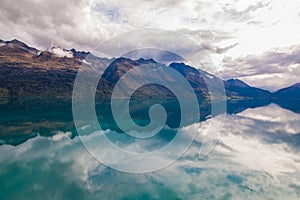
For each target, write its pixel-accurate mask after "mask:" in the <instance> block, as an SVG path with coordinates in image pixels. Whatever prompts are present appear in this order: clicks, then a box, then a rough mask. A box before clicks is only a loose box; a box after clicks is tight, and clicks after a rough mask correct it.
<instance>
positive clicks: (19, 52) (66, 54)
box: [0, 40, 300, 100]
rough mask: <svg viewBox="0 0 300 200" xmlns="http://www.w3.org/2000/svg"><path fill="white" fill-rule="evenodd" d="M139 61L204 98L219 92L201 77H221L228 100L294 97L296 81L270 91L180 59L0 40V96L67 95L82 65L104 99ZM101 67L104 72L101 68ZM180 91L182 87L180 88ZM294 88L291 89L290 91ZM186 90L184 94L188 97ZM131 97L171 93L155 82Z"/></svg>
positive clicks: (160, 76) (212, 79)
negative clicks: (110, 55) (97, 74)
mask: <svg viewBox="0 0 300 200" xmlns="http://www.w3.org/2000/svg"><path fill="white" fill-rule="evenodd" d="M145 65H148V66H149V65H150V66H153V69H154V68H160V67H161V68H166V67H170V68H173V69H175V70H176V71H177V72H179V73H180V74H182V75H183V76H184V77H185V78H186V80H187V81H188V82H189V83H190V85H191V86H192V88H193V90H194V92H195V93H196V95H197V97H198V99H200V100H205V99H208V98H210V96H213V98H219V96H218V95H219V94H217V93H214V92H211V91H209V90H208V88H207V84H206V83H207V82H210V84H214V83H217V82H219V83H220V82H223V84H224V86H225V90H226V95H227V98H228V99H239V100H240V99H247V100H251V99H271V98H279V97H280V98H281V97H283V96H284V97H286V98H298V96H297V95H298V94H299V93H300V92H299V90H300V87H299V85H300V84H296V85H294V86H291V87H290V88H285V89H282V90H279V91H277V92H276V93H274V94H273V95H272V94H271V93H270V92H269V91H266V90H262V89H259V88H255V87H251V86H249V85H247V84H246V83H244V82H242V81H241V80H237V79H230V80H227V81H223V80H221V79H219V78H217V77H216V76H214V75H212V74H209V73H207V72H205V71H203V70H199V69H195V68H193V67H191V66H188V65H186V64H184V63H171V64H170V65H169V66H166V65H164V64H161V63H157V62H156V61H154V60H152V59H149V60H145V59H142V58H141V59H138V60H131V59H129V58H116V59H112V60H109V59H107V58H99V57H96V56H94V55H92V54H90V53H88V52H79V51H76V50H75V49H71V50H66V49H63V48H60V47H54V48H51V49H49V50H48V51H40V50H38V49H35V48H33V47H29V46H28V45H26V44H24V43H22V42H20V41H18V40H11V41H2V40H0V96H2V97H3V96H30V97H43V96H51V97H57V96H65V97H71V95H72V90H73V83H74V80H75V78H76V74H77V72H78V69H79V68H80V67H81V66H85V68H84V69H85V70H90V71H91V73H93V70H100V71H103V76H102V77H101V79H100V81H99V85H98V90H97V96H98V97H103V98H109V97H110V95H111V93H112V91H113V88H114V86H115V84H116V83H117V82H118V80H119V79H120V77H122V75H124V74H125V73H126V72H128V71H129V70H131V69H133V68H135V67H143V66H145ZM104 70H105V71H104ZM147 76H148V77H151V78H152V79H153V80H155V79H157V80H159V79H168V80H170V81H173V82H174V84H175V85H176V84H177V85H176V86H177V87H178V88H179V89H180V87H182V86H181V85H180V84H179V83H177V82H176V80H173V79H174V78H173V77H172V76H170V75H169V74H167V73H161V74H158V73H154V72H153V74H152V73H148V74H147ZM141 78H143V76H141V75H140V74H136V75H135V76H134V81H138V80H139V79H141ZM182 92H185V91H184V89H182ZM295 93H296V94H297V95H296V96H295ZM189 95H191V94H186V96H189ZM134 96H136V97H145V96H146V97H147V96H148V97H149V98H158V97H159V98H171V97H174V94H173V93H172V92H171V91H170V90H169V89H167V88H166V87H163V86H161V85H155V84H152V85H145V86H143V87H141V88H139V89H138V90H137V91H136V92H135V93H134Z"/></svg>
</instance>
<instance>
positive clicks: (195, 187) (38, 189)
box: [0, 98, 300, 200]
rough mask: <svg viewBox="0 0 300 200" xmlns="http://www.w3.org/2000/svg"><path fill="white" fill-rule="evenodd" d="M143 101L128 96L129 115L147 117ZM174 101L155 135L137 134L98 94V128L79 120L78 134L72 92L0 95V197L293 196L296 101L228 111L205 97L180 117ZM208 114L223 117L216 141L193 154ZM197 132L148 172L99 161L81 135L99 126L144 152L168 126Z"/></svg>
mask: <svg viewBox="0 0 300 200" xmlns="http://www.w3.org/2000/svg"><path fill="white" fill-rule="evenodd" d="M159 102H160V101H157V102H156V103H159ZM151 103H152V100H151V101H149V102H147V101H146V102H145V101H141V102H133V103H132V105H131V107H132V109H131V111H132V118H133V119H134V120H135V122H136V123H137V124H140V125H146V124H147V123H149V116H148V115H147V114H146V115H145V113H147V109H149V106H150V104H151ZM177 103H178V102H176V101H170V102H168V103H166V104H165V107H166V110H167V111H168V120H167V121H166V123H167V125H166V126H165V127H164V128H163V129H162V131H161V132H159V134H158V135H156V136H155V137H154V138H153V139H151V140H142V141H138V140H133V139H131V138H129V136H128V135H127V134H124V133H122V131H121V130H120V129H118V127H117V125H116V124H115V122H114V121H113V120H112V119H111V113H110V112H109V106H107V102H101V101H98V102H97V101H96V111H97V117H98V120H99V122H100V124H101V127H103V129H104V130H103V131H98V132H97V131H92V130H93V129H92V128H90V127H87V126H85V125H82V127H81V128H82V130H86V132H87V133H88V134H87V135H85V136H81V137H79V136H78V133H77V131H76V128H75V125H74V122H73V116H72V104H71V101H70V99H63V98H60V99H59V98H47V99H44V98H2V99H1V100H0V106H1V111H0V144H1V145H0V153H1V157H0V166H1V171H0V188H1V189H0V197H1V199H143V200H144V199H197V200H198V199H300V114H299V112H298V111H299V110H298V108H296V109H293V106H286V103H285V104H284V105H285V106H282V104H280V105H281V107H280V106H279V105H277V104H274V103H269V102H251V101H247V102H228V105H227V113H218V114H217V115H216V116H210V104H207V103H205V102H203V103H202V104H201V105H200V111H201V117H200V118H199V120H198V121H196V122H193V121H191V123H190V124H188V125H186V126H184V127H180V126H179V121H180V118H179V117H178V105H177ZM215 118H223V119H225V121H224V124H223V127H222V130H221V134H220V136H219V138H218V142H217V143H216V145H215V146H214V148H213V149H212V151H211V152H210V153H209V154H208V155H207V156H206V157H204V158H200V157H199V150H200V149H201V146H202V144H203V143H204V140H205V138H206V137H205V130H207V129H209V128H210V123H211V121H212V120H213V119H215ZM79 125H80V124H79ZM195 132H196V133H197V135H196V137H195V139H194V141H193V143H192V145H191V146H190V148H189V149H188V150H187V151H186V152H185V153H184V154H183V155H182V156H181V157H180V158H179V159H178V160H176V161H175V162H174V163H173V164H171V165H169V166H167V167H164V168H163V169H160V170H157V171H154V172H150V173H140V174H132V173H126V172H120V171H117V170H115V169H112V168H110V167H107V166H106V165H103V164H101V163H100V162H99V161H98V160H96V159H95V158H94V157H93V156H91V155H90V154H89V151H87V149H86V148H85V146H84V145H83V144H93V145H97V143H96V142H97V141H98V139H99V138H98V139H97V137H99V136H100V135H101V137H103V136H105V137H107V138H109V139H110V140H111V141H112V143H113V144H115V145H117V146H119V147H120V148H123V149H126V150H128V151H138V152H151V151H154V150H155V149H157V148H162V147H163V146H164V145H166V144H168V143H169V142H170V141H171V140H172V139H173V138H174V137H175V135H176V134H182V135H183V136H184V137H186V138H189V137H191V133H195ZM114 156H117V155H114ZM114 158H115V159H117V160H118V159H126V158H118V157H114ZM159 159H164V157H161V158H159ZM158 162H159V160H158ZM131 164H132V166H135V165H136V163H129V164H128V165H129V166H130V165H131ZM142 164H143V165H151V164H152V163H150V161H149V163H147V162H145V163H142Z"/></svg>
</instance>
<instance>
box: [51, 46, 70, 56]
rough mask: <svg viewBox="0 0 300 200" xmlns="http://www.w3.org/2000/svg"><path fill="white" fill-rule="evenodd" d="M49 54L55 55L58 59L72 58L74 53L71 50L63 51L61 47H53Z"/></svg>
mask: <svg viewBox="0 0 300 200" xmlns="http://www.w3.org/2000/svg"><path fill="white" fill-rule="evenodd" d="M49 52H51V53H53V54H55V55H56V56H57V57H67V58H72V57H73V53H72V51H70V50H66V49H63V48H61V47H52V48H51V49H50V50H49Z"/></svg>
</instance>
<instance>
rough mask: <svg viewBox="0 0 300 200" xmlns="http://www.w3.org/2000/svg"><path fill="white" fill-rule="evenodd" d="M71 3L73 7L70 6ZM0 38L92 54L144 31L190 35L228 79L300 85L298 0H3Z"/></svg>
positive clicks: (269, 86) (260, 84) (271, 85)
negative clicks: (118, 37)
mask: <svg viewBox="0 0 300 200" xmlns="http://www.w3.org/2000/svg"><path fill="white" fill-rule="evenodd" d="M71 2H72V3H71ZM0 17H1V22H0V28H1V32H0V38H1V39H4V40H11V39H14V38H17V39H19V40H22V41H24V42H25V43H27V44H29V45H31V46H34V47H37V48H39V49H49V48H51V47H52V46H62V47H64V48H66V49H69V48H76V49H78V50H85V51H90V50H91V49H93V48H94V47H95V46H96V45H97V44H99V42H102V41H105V40H108V39H110V38H112V37H113V36H115V35H118V34H120V33H124V32H126V31H130V30H135V29H137V28H145V27H154V28H163V29H168V30H173V31H177V32H180V33H182V34H184V35H185V36H186V37H189V38H190V39H192V40H194V41H195V43H197V44H199V45H202V47H203V48H204V49H205V50H206V52H207V54H208V55H209V56H210V57H211V58H212V60H213V62H214V64H215V65H216V67H217V68H218V70H219V71H220V74H221V76H222V77H223V78H226V79H227V78H240V79H242V80H244V81H246V82H247V83H249V84H250V85H253V86H257V87H263V88H266V89H269V90H273V91H274V90H276V89H279V88H281V87H285V86H289V85H291V84H293V83H295V82H300V79H299V77H300V28H299V27H300V1H299V0H286V1H282V0H266V1H264V0H253V1H246V0H216V1H210V0H201V1H200V0H185V1H181V0H165V1H161V0H153V1H150V0H139V1H138V0H132V1H124V0H96V1H92V0H74V1H62V0H51V1H48V0H23V1H21V0H17V1H11V0H1V1H0Z"/></svg>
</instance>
